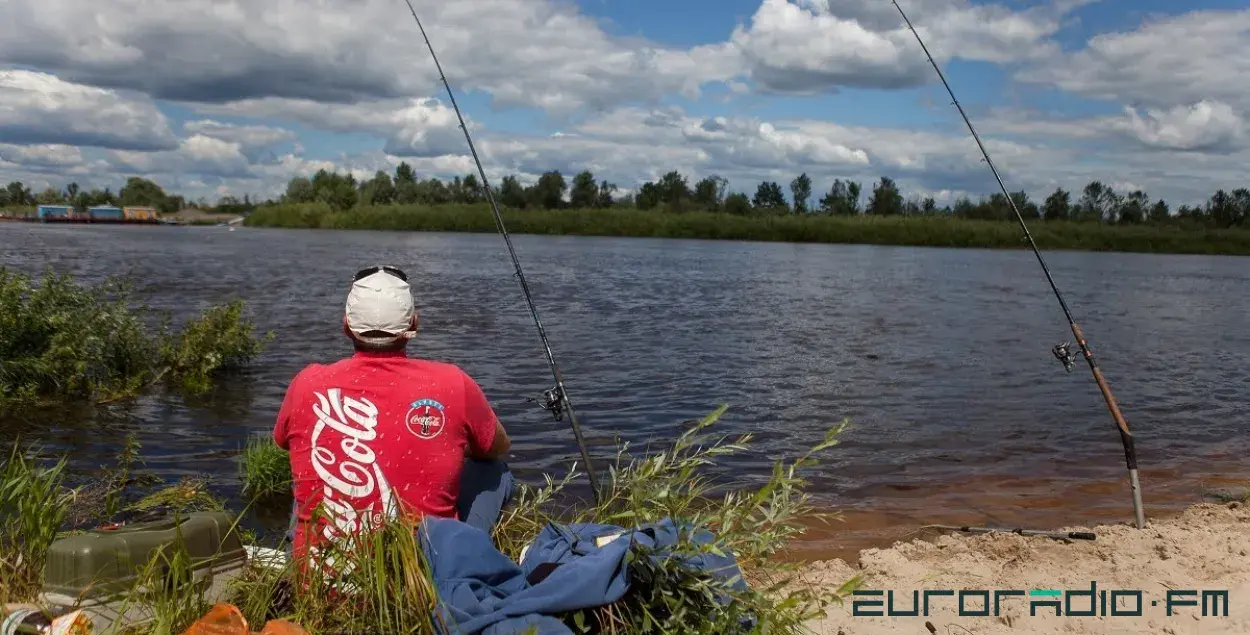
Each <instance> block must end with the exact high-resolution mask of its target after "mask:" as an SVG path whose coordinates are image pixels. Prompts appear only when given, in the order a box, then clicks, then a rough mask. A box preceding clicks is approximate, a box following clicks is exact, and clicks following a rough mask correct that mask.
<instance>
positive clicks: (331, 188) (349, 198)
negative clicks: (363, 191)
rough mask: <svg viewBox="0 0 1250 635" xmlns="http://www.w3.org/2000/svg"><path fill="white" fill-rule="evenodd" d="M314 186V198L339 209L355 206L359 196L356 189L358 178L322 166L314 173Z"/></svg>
mask: <svg viewBox="0 0 1250 635" xmlns="http://www.w3.org/2000/svg"><path fill="white" fill-rule="evenodd" d="M312 186H313V192H314V200H317V201H320V202H322V203H325V204H327V205H329V206H330V208H331V209H334V210H337V211H344V210H349V209H351V208H353V207H355V206H356V201H357V199H358V198H359V194H358V193H357V191H356V178H355V177H353V176H352V175H351V174H350V173H348V174H339V173H338V172H329V171H327V170H325V169H324V168H322V169H320V170H317V173H316V174H314V175H313V178H312Z"/></svg>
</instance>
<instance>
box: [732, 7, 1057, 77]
mask: <svg viewBox="0 0 1250 635" xmlns="http://www.w3.org/2000/svg"><path fill="white" fill-rule="evenodd" d="M917 4H919V5H920V6H919V7H918V10H913V11H910V12H909V15H908V17H909V18H911V20H912V23H913V24H914V25H915V26H916V30H917V31H918V32H919V33H920V36H921V38H923V39H924V40H925V45H926V46H927V47H928V48H929V51H930V52H931V53H932V54H933V56H934V58H936V59H937V60H938V61H939V62H941V61H944V60H947V59H950V58H951V57H954V56H956V55H957V56H958V57H960V58H963V59H970V60H983V61H989V62H998V63H1002V62H1010V61H1016V60H1019V59H1026V58H1034V57H1038V56H1043V55H1047V54H1049V52H1050V51H1051V50H1053V48H1054V45H1053V44H1050V43H1047V42H1045V41H1044V39H1045V38H1047V37H1049V36H1050V35H1052V34H1053V33H1054V32H1055V31H1057V30H1058V28H1059V17H1060V16H1061V13H1060V12H1058V11H1056V10H1055V9H1054V7H1050V6H1047V7H1043V8H1041V9H1034V10H1029V11H1025V12H1015V11H1012V10H1010V9H1008V8H1006V7H1004V6H1000V5H971V4H970V3H968V2H966V1H960V0H938V1H926V2H921V3H917ZM730 41H731V42H732V43H733V44H734V46H735V47H736V48H737V49H738V50H739V51H740V52H741V55H742V56H743V59H744V60H745V62H746V64H747V66H748V68H749V71H750V75H751V77H752V78H753V79H755V80H756V82H758V83H759V84H761V85H762V86H763V87H764V88H767V89H770V90H775V91H779V92H795V93H808V92H817V91H821V90H827V89H830V88H834V87H837V86H854V87H861V88H900V87H904V86H912V85H916V84H920V83H923V82H926V81H929V80H930V79H931V77H930V75H931V74H932V70H931V69H929V67H928V61H927V60H926V58H925V56H924V52H923V50H922V49H921V48H920V46H919V44H918V43H917V42H916V41H915V36H914V35H912V33H911V31H910V30H908V29H907V27H906V24H905V23H904V22H903V20H902V18H901V16H900V15H899V14H898V12H897V10H896V9H895V8H894V6H893V5H892V4H891V3H889V2H879V3H864V2H861V1H858V0H856V1H853V2H851V1H847V0H763V2H762V3H761V5H760V8H759V9H758V10H757V11H756V12H755V14H754V16H752V18H751V23H750V25H749V26H739V27H738V28H737V29H735V30H734V32H733V35H732V36H731V38H730Z"/></svg>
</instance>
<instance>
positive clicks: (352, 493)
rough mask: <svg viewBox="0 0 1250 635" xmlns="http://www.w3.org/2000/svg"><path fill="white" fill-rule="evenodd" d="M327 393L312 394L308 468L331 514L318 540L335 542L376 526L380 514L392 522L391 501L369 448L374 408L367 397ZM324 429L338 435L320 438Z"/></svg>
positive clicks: (387, 485)
mask: <svg viewBox="0 0 1250 635" xmlns="http://www.w3.org/2000/svg"><path fill="white" fill-rule="evenodd" d="M327 393H328V394H325V395H323V394H321V393H320V392H318V393H315V395H316V397H317V404H315V405H314V406H313V412H314V413H316V415H317V425H316V427H314V428H313V432H312V467H313V470H314V471H316V472H317V476H318V477H319V478H320V479H321V483H322V494H323V496H322V502H323V503H324V505H325V508H326V510H327V512H328V515H329V522H328V523H326V525H325V526H324V528H323V529H322V536H324V537H325V538H326V539H328V540H335V539H336V538H342V537H345V536H346V535H349V534H355V533H357V532H358V531H360V530H361V529H364V528H367V527H370V526H375V525H377V524H378V523H380V522H381V521H382V518H383V515H384V514H385V515H386V516H388V517H391V518H393V517H394V516H395V508H394V506H395V502H394V499H393V498H392V494H391V487H390V483H389V482H388V481H387V479H386V475H385V474H383V473H382V468H381V466H379V465H378V464H377V455H376V454H374V452H373V448H371V447H370V445H369V442H371V441H374V440H376V439H377V427H378V408H377V406H375V405H374V404H373V403H372V402H371V401H369V400H368V399H354V398H352V397H345V396H343V394H342V390H341V389H339V388H331V389H330V390H329V391H327ZM327 428H328V429H331V430H333V431H334V432H337V433H339V434H338V435H333V434H324V435H323V433H325V432H326V430H327ZM340 435H341V436H340ZM336 437H337V438H336Z"/></svg>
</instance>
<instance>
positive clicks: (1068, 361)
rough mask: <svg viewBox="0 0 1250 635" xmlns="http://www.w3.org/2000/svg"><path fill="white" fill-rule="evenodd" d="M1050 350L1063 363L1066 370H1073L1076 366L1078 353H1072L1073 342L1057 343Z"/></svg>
mask: <svg viewBox="0 0 1250 635" xmlns="http://www.w3.org/2000/svg"><path fill="white" fill-rule="evenodd" d="M1050 352H1051V353H1052V354H1053V355H1054V356H1055V359H1057V360H1059V361H1060V362H1062V363H1063V368H1064V370H1066V371H1068V372H1069V373H1070V372H1072V369H1073V368H1074V367H1075V366H1076V355H1073V354H1072V343H1071V342H1064V343H1062V344H1057V345H1056V346H1055V347H1054V348H1052V349H1051V350H1050Z"/></svg>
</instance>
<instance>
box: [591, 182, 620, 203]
mask: <svg viewBox="0 0 1250 635" xmlns="http://www.w3.org/2000/svg"><path fill="white" fill-rule="evenodd" d="M616 189H617V188H616V185H615V184H613V183H608V182H607V181H600V182H599V194H598V196H597V197H596V198H595V207H598V208H600V209H607V208H609V207H612V205H613V201H612V194H613V193H615V192H616Z"/></svg>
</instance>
